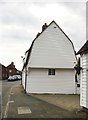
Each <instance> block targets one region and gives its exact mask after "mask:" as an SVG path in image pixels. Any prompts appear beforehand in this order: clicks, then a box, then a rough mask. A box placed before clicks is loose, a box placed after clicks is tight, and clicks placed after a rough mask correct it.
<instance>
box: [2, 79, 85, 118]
mask: <svg viewBox="0 0 88 120" xmlns="http://www.w3.org/2000/svg"><path fill="white" fill-rule="evenodd" d="M20 82H21V81H14V82H8V81H3V83H2V93H3V95H2V101H3V102H2V118H11V119H12V118H75V119H76V118H86V114H85V113H82V114H80V113H79V114H76V113H74V112H71V111H68V110H65V109H63V108H60V107H59V106H58V107H57V106H55V105H53V104H50V103H48V102H45V101H43V100H40V99H38V98H36V97H34V96H32V95H31V94H30V95H28V94H25V92H24V90H23V88H22V86H21V85H20Z"/></svg>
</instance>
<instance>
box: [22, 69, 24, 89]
mask: <svg viewBox="0 0 88 120" xmlns="http://www.w3.org/2000/svg"><path fill="white" fill-rule="evenodd" d="M22 85H23V88H24V89H25V69H24V70H23V71H22Z"/></svg>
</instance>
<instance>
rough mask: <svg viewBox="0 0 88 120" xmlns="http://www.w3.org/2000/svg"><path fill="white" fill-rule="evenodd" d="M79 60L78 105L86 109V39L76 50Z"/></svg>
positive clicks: (87, 61) (87, 55)
mask: <svg viewBox="0 0 88 120" xmlns="http://www.w3.org/2000/svg"><path fill="white" fill-rule="evenodd" d="M78 54H80V61H81V67H82V69H81V84H80V87H81V88H80V105H81V106H82V107H85V108H87V109H88V40H87V41H86V43H85V44H84V45H83V46H82V48H81V49H80V50H79V51H78V52H77V55H78Z"/></svg>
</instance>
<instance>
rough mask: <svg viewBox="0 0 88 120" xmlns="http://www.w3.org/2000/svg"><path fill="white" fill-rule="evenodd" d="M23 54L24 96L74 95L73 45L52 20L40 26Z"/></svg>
mask: <svg viewBox="0 0 88 120" xmlns="http://www.w3.org/2000/svg"><path fill="white" fill-rule="evenodd" d="M25 54H26V56H25V60H24V66H23V78H22V84H23V87H24V89H25V91H26V92H27V93H57V94H59V93H62V94H74V93H75V70H74V63H75V62H76V56H75V51H74V46H73V43H72V41H71V40H70V39H69V38H68V36H67V35H66V34H65V33H64V32H63V31H62V29H61V28H60V27H59V26H58V25H57V24H56V22H55V21H52V22H51V23H50V24H49V25H48V26H47V24H45V25H43V26H42V32H41V33H38V35H37V37H36V38H35V39H34V40H33V42H32V44H31V47H30V49H29V50H28V51H26V53H25Z"/></svg>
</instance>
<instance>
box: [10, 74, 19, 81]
mask: <svg viewBox="0 0 88 120" xmlns="http://www.w3.org/2000/svg"><path fill="white" fill-rule="evenodd" d="M17 79H18V77H17V76H15V75H13V76H9V78H8V81H14V80H17Z"/></svg>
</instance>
